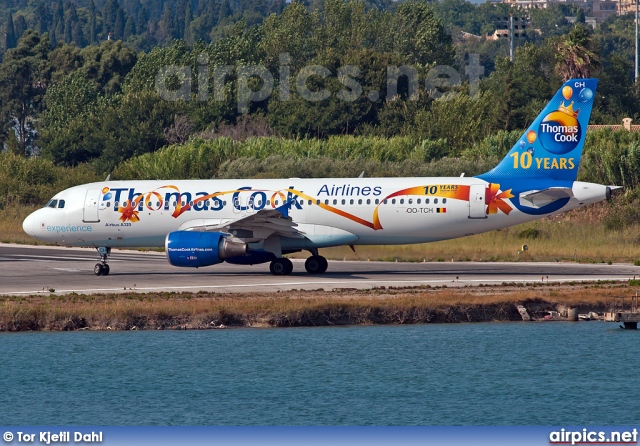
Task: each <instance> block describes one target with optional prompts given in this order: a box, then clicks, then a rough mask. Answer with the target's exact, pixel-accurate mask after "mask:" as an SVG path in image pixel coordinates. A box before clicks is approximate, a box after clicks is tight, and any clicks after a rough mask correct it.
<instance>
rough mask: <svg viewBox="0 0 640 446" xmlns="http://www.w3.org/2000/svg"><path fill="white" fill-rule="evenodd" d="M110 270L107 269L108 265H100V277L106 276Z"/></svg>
mask: <svg viewBox="0 0 640 446" xmlns="http://www.w3.org/2000/svg"><path fill="white" fill-rule="evenodd" d="M110 270H111V268H109V265H102V275H103V276H108V275H109V271H110Z"/></svg>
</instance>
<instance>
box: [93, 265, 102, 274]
mask: <svg viewBox="0 0 640 446" xmlns="http://www.w3.org/2000/svg"><path fill="white" fill-rule="evenodd" d="M103 273H104V268H103V267H102V263H96V266H94V267H93V274H95V275H96V276H101V275H102V274H103Z"/></svg>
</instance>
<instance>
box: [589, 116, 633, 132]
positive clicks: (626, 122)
mask: <svg viewBox="0 0 640 446" xmlns="http://www.w3.org/2000/svg"><path fill="white" fill-rule="evenodd" d="M605 129H611V130H613V131H614V132H617V131H620V130H626V131H627V132H640V125H631V118H624V119H623V120H622V124H605V125H594V124H590V125H589V127H587V130H605Z"/></svg>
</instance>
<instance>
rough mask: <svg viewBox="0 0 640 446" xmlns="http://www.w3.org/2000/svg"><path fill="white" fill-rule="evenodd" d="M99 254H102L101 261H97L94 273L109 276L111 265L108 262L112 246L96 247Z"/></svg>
mask: <svg viewBox="0 0 640 446" xmlns="http://www.w3.org/2000/svg"><path fill="white" fill-rule="evenodd" d="M96 250H97V251H98V254H100V263H96V266H94V267H93V273H94V274H95V275H96V276H108V275H109V265H108V264H107V262H108V260H107V258H108V257H109V254H111V248H110V247H104V246H101V247H99V248H96Z"/></svg>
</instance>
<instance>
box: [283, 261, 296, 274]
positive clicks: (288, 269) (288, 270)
mask: <svg viewBox="0 0 640 446" xmlns="http://www.w3.org/2000/svg"><path fill="white" fill-rule="evenodd" d="M282 260H284V264H285V267H286V268H285V270H284V273H282V274H283V275H285V276H288V275H289V274H291V273H292V272H293V263H292V262H291V260H289V259H285V258H283V259H282Z"/></svg>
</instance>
